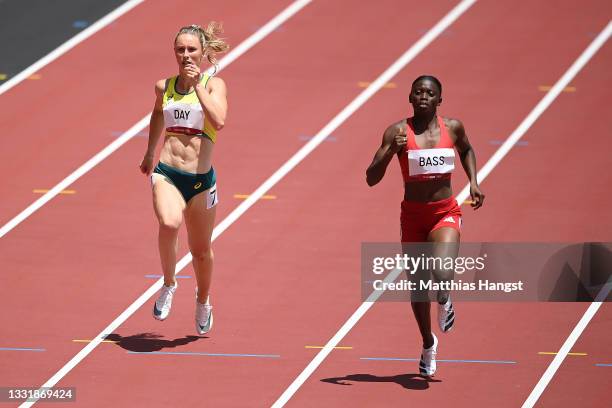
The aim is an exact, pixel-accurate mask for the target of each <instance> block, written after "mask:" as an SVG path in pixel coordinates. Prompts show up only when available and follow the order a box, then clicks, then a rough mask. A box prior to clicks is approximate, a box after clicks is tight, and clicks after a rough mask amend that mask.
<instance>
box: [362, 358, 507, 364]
mask: <svg viewBox="0 0 612 408" xmlns="http://www.w3.org/2000/svg"><path fill="white" fill-rule="evenodd" d="M360 360H385V361H419V359H418V358H389V357H361V358H360ZM436 361H437V362H439V363H483V364H516V361H503V360H438V359H436Z"/></svg>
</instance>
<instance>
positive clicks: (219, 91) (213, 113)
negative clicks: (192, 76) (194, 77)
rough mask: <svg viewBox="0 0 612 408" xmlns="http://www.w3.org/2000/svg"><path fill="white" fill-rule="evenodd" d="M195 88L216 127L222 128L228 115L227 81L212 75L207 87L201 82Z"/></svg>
mask: <svg viewBox="0 0 612 408" xmlns="http://www.w3.org/2000/svg"><path fill="white" fill-rule="evenodd" d="M195 90H196V94H197V95H198V99H199V100H200V104H201V105H202V108H203V109H204V111H205V112H206V114H207V115H208V118H209V119H210V121H211V122H212V123H213V125H214V127H215V129H217V130H221V129H222V128H223V126H224V125H225V116H226V115H227V87H226V86H225V82H224V81H223V80H222V79H221V78H218V77H212V78H210V79H209V80H208V84H207V85H206V87H205V86H204V84H203V83H201V82H200V83H198V84H197V85H196V87H195Z"/></svg>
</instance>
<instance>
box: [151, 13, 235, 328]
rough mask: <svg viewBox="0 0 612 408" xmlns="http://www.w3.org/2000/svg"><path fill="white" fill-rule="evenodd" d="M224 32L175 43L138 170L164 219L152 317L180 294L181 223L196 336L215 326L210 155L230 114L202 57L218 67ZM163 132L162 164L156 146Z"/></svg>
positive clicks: (198, 33)
mask: <svg viewBox="0 0 612 408" xmlns="http://www.w3.org/2000/svg"><path fill="white" fill-rule="evenodd" d="M221 32H222V30H221V26H220V25H219V24H217V23H215V22H211V23H210V24H209V25H208V27H206V28H205V29H203V28H201V27H200V26H198V25H190V26H187V27H183V28H181V29H180V30H179V32H178V33H177V35H176V37H175V40H174V54H175V57H176V62H177V64H178V75H177V76H175V77H172V78H168V79H162V80H160V81H158V82H157V83H156V84H155V94H156V100H155V108H154V109H153V113H152V115H151V123H150V129H149V143H148V146H147V151H146V153H145V156H144V158H143V160H142V163H141V164H140V170H141V171H142V172H143V173H144V174H146V175H150V176H151V183H152V186H153V187H152V188H153V207H154V209H155V215H156V216H157V219H158V221H159V254H160V258H161V266H162V270H163V272H164V286H162V289H161V290H160V292H159V297H158V298H157V301H156V302H155V304H154V306H153V317H155V318H156V319H158V320H164V319H166V318H167V317H168V315H169V313H170V308H171V306H172V297H173V295H174V292H175V290H176V288H177V283H176V280H175V277H174V273H175V268H176V255H177V250H178V230H179V227H180V226H181V224H182V223H183V219H184V220H185V225H186V227H187V234H188V237H189V238H188V239H189V249H190V251H191V254H192V255H193V268H194V270H195V277H196V280H197V285H198V287H197V290H196V311H195V321H196V331H197V332H198V333H199V334H205V333H207V332H208V331H210V329H211V328H212V324H213V315H212V306H211V305H210V302H209V296H208V294H209V289H210V284H211V277H212V269H213V252H212V249H211V236H212V231H213V227H214V221H215V209H216V207H215V206H216V204H217V202H218V200H217V187H216V176H215V170H214V169H213V167H212V153H213V148H214V146H215V142H216V139H217V131H219V130H221V129H222V128H223V125H224V123H225V117H226V114H227V98H226V93H227V91H226V86H225V82H223V80H222V79H221V78H219V77H216V76H211V75H209V74H208V73H202V72H201V71H200V66H201V64H202V62H203V61H204V58H206V59H207V60H208V62H209V63H211V64H215V62H216V58H215V55H216V53H219V52H223V51H226V50H227V49H228V48H229V47H228V46H227V44H226V43H225V42H224V41H223V40H222V39H220V38H219V37H218V36H219V34H220V33H221ZM162 133H164V135H165V138H164V144H163V147H162V149H161V154H160V158H159V162H158V163H157V165H156V166H154V155H155V147H156V145H157V142H158V140H159V138H160V136H161V134H162Z"/></svg>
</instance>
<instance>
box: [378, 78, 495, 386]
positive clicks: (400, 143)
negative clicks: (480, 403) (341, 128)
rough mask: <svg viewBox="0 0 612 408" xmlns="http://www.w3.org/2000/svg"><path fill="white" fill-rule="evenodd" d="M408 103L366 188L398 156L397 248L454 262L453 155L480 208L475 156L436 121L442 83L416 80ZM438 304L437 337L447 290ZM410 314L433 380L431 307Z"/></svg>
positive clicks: (447, 323)
mask: <svg viewBox="0 0 612 408" xmlns="http://www.w3.org/2000/svg"><path fill="white" fill-rule="evenodd" d="M409 101H410V103H411V105H412V108H413V111H414V115H413V116H412V117H410V118H407V119H402V120H400V121H399V122H397V123H394V124H392V125H391V126H389V127H388V128H387V130H386V131H385V133H384V135H383V139H382V144H381V146H380V147H379V148H378V150H377V151H376V154H375V155H374V159H373V160H372V163H371V164H370V166H369V167H368V169H367V171H366V178H367V183H368V185H370V186H373V185H375V184H377V183H378V182H379V181H380V180H381V179H382V178H383V176H384V175H385V171H386V169H387V166H388V165H389V163H390V162H391V159H392V158H393V157H394V156H397V158H398V159H399V164H400V168H401V171H402V176H403V179H404V201H403V202H402V205H401V217H400V223H401V233H402V235H401V240H402V243H409V242H431V243H433V247H434V253H436V254H437V255H438V256H442V257H446V256H451V257H455V256H457V253H458V249H459V247H458V245H459V237H460V231H461V209H460V208H459V206H458V204H457V201H456V200H455V197H454V196H453V192H452V189H451V174H452V173H453V171H454V169H455V166H454V163H455V150H457V153H458V154H459V159H460V161H461V164H462V166H463V168H464V170H465V172H466V174H467V176H468V178H469V180H470V195H471V198H472V203H471V205H472V207H473V208H474V209H477V208H480V207H481V206H482V203H483V200H484V194H483V193H482V192H481V191H480V188H479V186H478V181H477V180H476V156H475V154H474V151H473V149H472V147H471V146H470V143H469V141H468V138H467V135H466V132H465V129H464V127H463V124H462V123H461V122H460V121H459V120H457V119H451V118H445V117H441V116H438V113H437V109H438V106H439V105H440V103H441V102H442V84H441V83H440V81H439V80H438V79H437V78H435V77H433V76H429V75H423V76H420V77H418V78H417V79H415V80H414V82H413V83H412V88H411V91H410V97H409ZM436 246H437V248H436ZM432 272H433V274H434V279H436V280H437V281H440V282H448V281H451V280H452V279H453V274H454V271H452V270H444V269H441V270H434V271H432ZM437 301H438V324H439V327H440V330H441V331H442V332H447V331H449V330H450V329H451V328H452V327H453V324H454V322H455V310H454V309H453V304H452V302H451V299H450V294H449V291H442V290H441V291H439V292H438V295H437ZM412 310H413V312H414V316H415V318H416V321H417V323H418V326H419V330H420V332H421V336H422V338H423V351H422V353H421V359H420V361H419V372H420V373H421V374H422V375H424V376H432V375H433V374H434V373H435V371H436V353H437V346H438V339H437V338H436V336H435V335H434V334H433V332H432V330H431V319H430V302H429V301H423V299H419V301H415V300H414V299H413V301H412Z"/></svg>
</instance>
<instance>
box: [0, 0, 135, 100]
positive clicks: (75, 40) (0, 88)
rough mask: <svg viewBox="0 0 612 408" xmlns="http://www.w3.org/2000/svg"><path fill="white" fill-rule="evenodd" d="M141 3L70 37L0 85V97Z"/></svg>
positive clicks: (120, 9)
mask: <svg viewBox="0 0 612 408" xmlns="http://www.w3.org/2000/svg"><path fill="white" fill-rule="evenodd" d="M143 1H144V0H130V1H128V2H126V3H123V4H122V5H121V6H119V7H117V8H116V9H115V10H113V11H111V12H110V13H108V14H107V15H106V16H104V17H102V18H101V19H100V20H98V21H96V22H95V23H93V24H92V25H90V26H89V27H87V28H86V29H85V30H83V31H81V32H80V33H78V34H77V35H75V36H74V37H72V38H71V39H69V40H68V41H66V42H65V43H63V44H62V45H60V46H59V47H57V48H56V49H54V50H53V51H51V52H50V53H48V54H47V55H45V56H44V57H42V58H41V59H39V60H38V61H36V62H35V63H33V64H32V65H30V66H29V67H27V68H26V69H24V70H23V71H21V72H20V73H18V74H17V75H15V76H14V77H12V78H10V79H9V80H7V81H6V82H5V83H3V84H2V85H0V95H2V94H3V93H5V92H6V91H8V90H9V89H11V88H12V87H14V86H15V85H17V84H18V83H20V82H21V81H23V80H24V79H26V78H28V77H29V76H30V75H32V74H34V73H36V72H37V71H38V70H40V69H41V68H42V67H44V66H45V65H47V64H50V63H51V62H53V61H55V60H56V59H58V58H59V57H61V56H62V55H64V54H65V53H66V52H68V51H70V50H71V49H72V48H74V47H76V46H77V45H78V44H80V43H82V42H83V41H85V40H86V39H88V38H89V37H91V36H92V35H94V34H95V33H97V32H98V31H100V30H101V29H103V28H104V27H106V26H107V25H109V24H110V23H112V22H113V21H115V20H117V19H118V18H119V17H121V16H122V15H124V14H125V13H127V12H128V11H130V10H131V9H133V8H134V7H136V6H138V5H139V4H140V3H142V2H143Z"/></svg>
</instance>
